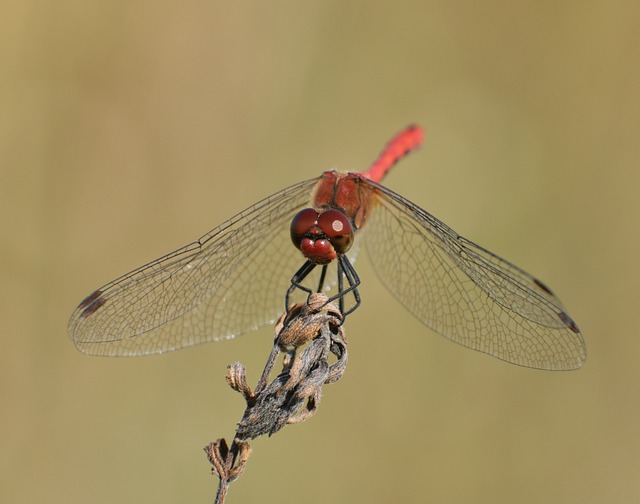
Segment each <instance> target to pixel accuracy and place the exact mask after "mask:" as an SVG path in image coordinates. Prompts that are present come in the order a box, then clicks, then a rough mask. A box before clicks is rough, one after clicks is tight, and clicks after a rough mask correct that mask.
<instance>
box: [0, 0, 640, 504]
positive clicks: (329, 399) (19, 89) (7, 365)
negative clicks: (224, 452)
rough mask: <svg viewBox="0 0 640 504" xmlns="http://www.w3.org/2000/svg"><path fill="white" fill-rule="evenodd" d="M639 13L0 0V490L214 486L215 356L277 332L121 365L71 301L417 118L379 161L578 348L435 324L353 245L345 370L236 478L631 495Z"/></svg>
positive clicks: (454, 5)
mask: <svg viewBox="0 0 640 504" xmlns="http://www.w3.org/2000/svg"><path fill="white" fill-rule="evenodd" d="M639 25H640V4H638V3H637V2H631V1H629V2H626V1H623V0H614V1H611V2H578V1H560V2H526V1H522V2H499V1H488V2H473V1H469V0H466V1H460V2H444V1H415V2H407V1H399V2H377V1H371V2H365V1H361V2H355V1H341V2H338V1H308V2H294V1H277V0H276V1H270V2H260V1H255V0H254V1H247V2H235V3H234V2H219V1H201V0H191V1H186V2H166V1H158V2H143V1H139V0H133V1H132V0H127V1H122V0H112V1H109V2H87V1H71V0H62V1H59V2H46V1H35V0H24V1H22V2H15V1H14V2H8V3H7V4H5V6H4V7H3V9H2V16H1V17H0V209H1V212H0V222H1V228H0V257H1V260H0V268H1V269H2V270H1V277H0V278H1V283H0V295H1V303H0V310H1V313H0V324H1V325H0V327H1V337H2V351H1V352H0V399H1V401H2V407H1V408H0V422H1V423H0V425H1V426H2V429H0V447H1V448H2V457H0V461H1V462H0V464H1V465H0V500H1V501H2V502H12V503H18V502H49V503H58V502H93V503H112V502H157V503H165V502H166V503H169V502H211V501H213V496H214V492H215V484H216V480H215V478H214V477H212V476H210V474H209V467H208V464H207V462H206V460H205V456H204V453H203V452H202V447H203V446H204V445H205V444H206V443H208V442H209V441H211V440H213V439H215V438H217V437H221V436H225V437H229V436H231V435H232V433H233V431H234V426H235V423H236V422H237V421H238V420H239V418H240V416H241V414H242V410H243V403H242V400H241V398H240V396H239V395H237V394H235V393H233V392H232V391H230V389H228V388H227V386H226V384H225V382H224V374H225V371H226V365H227V364H230V363H232V362H234V361H237V360H240V361H242V362H243V363H245V364H246V365H247V367H248V370H249V375H250V379H251V380H252V381H255V380H256V379H257V377H258V374H259V372H260V370H261V369H262V365H263V361H264V359H265V358H266V355H267V353H268V350H269V346H270V338H271V330H270V329H269V328H264V329H263V330H261V331H257V332H256V333H255V334H250V335H245V336H243V337H241V338H238V339H237V340H235V341H233V342H225V343H218V344H212V345H205V346H201V347H196V348H192V349H188V350H182V351H180V352H175V353H170V354H167V355H163V356H160V357H149V358H136V359H109V358H97V357H90V356H85V355H83V354H80V353H79V352H78V351H77V350H76V349H75V348H74V346H73V345H72V343H71V342H70V341H69V339H68V337H67V335H66V324H67V320H68V317H69V315H70V314H71V312H72V310H73V308H74V307H75V306H76V304H77V303H78V302H79V301H80V300H81V299H82V298H83V297H84V296H85V295H87V294H89V293H90V292H91V291H92V290H93V289H95V288H97V287H98V286H100V285H102V284H104V283H105V282H107V281H109V280H111V279H113V278H115V277H117V276H119V275H120V274H122V273H125V272H126V271H128V270H130V269H133V268H135V267H137V266H139V265H140V264H142V263H144V262H147V261H149V260H151V259H154V258H156V257H158V256H160V255H162V254H164V253H166V252H169V251H170V250H173V249H175V248H178V247H179V246H181V245H184V244H186V243H188V242H190V241H192V240H193V239H195V238H197V237H198V236H200V235H201V234H204V233H205V232H206V231H208V230H209V229H211V228H213V227H214V226H216V225H217V224H219V223H220V222H222V221H223V220H225V219H227V218H229V217H231V216H232V215H234V214H235V213H237V212H239V211H241V210H243V209H244V208H246V207H247V206H249V205H251V204H252V203H254V202H255V201H257V200H258V199H261V198H262V197H264V196H267V195H269V194H271V193H273V192H275V191H277V190H279V189H281V188H283V187H285V186H287V185H290V184H292V183H295V182H297V181H299V180H303V179H307V178H310V177H313V176H316V175H318V174H319V173H320V172H321V171H323V170H325V169H330V168H339V169H343V170H359V169H362V168H365V167H366V166H367V164H368V163H369V162H370V161H371V160H372V159H373V158H374V157H375V155H376V154H377V153H378V151H379V150H380V149H381V147H382V146H383V144H384V142H386V141H387V139H388V138H389V137H390V136H391V135H392V134H394V133H395V132H396V131H398V130H399V129H400V128H402V127H404V126H405V125H406V124H409V123H411V122H417V123H420V124H422V125H423V126H424V127H425V128H426V130H427V139H426V144H425V146H424V147H423V148H422V149H421V150H420V151H419V152H417V153H415V154H413V155H412V156H410V157H409V158H407V159H406V160H404V161H403V162H402V164H400V165H398V167H397V168H396V169H395V170H394V172H392V173H391V174H390V175H389V176H388V178H387V179H386V180H385V183H386V184H387V185H388V186H389V187H391V188H392V189H394V190H395V191H397V192H399V193H401V194H403V195H404V196H406V197H407V198H409V199H410V200H412V201H415V202H416V203H418V204H420V205H421V206H423V207H424V208H426V209H427V210H428V211H430V212H432V213H433V214H434V215H436V216H438V217H439V218H441V219H442V220H444V221H445V222H446V223H447V224H449V225H450V226H452V227H453V228H454V229H456V231H458V232H459V233H460V234H462V235H464V236H467V237H468V238H470V239H472V240H474V241H476V242H478V243H480V244H481V245H484V246H486V247H488V248H489V249H490V250H492V251H494V252H496V253H497V254H499V255H501V256H503V257H505V258H507V259H509V260H511V261H513V262H515V263H516V264H518V265H520V266H522V267H523V268H525V269H526V270H528V271H530V272H531V273H533V274H534V275H536V276H539V277H540V278H541V279H543V280H544V281H545V282H546V283H548V284H549V285H550V286H551V288H552V289H554V290H555V291H556V292H557V293H558V294H559V296H560V297H561V298H562V299H563V301H564V302H565V304H566V305H567V307H568V310H569V313H570V314H571V316H572V317H573V318H575V320H576V321H577V323H578V324H579V326H580V328H581V329H582V331H583V333H584V336H585V339H586V341H587V345H588V359H587V364H586V365H585V366H584V368H583V369H581V370H580V371H576V372H571V373H545V372H540V371H534V370H529V369H523V368H519V367H516V366H512V365H508V364H505V363H502V362H500V361H498V360H496V359H492V358H490V357H487V356H485V355H481V354H479V353H476V352H473V351H470V350H466V349H464V348H462V347H459V346H457V345H455V344H452V343H450V342H448V341H447V340H445V339H444V338H441V337H439V336H437V335H435V334H434V333H432V332H431V331H429V330H428V329H426V328H424V327H423V326H421V325H420V324H419V323H418V322H417V321H416V320H415V319H414V318H413V317H412V316H410V315H409V314H408V313H407V312H405V311H404V309H403V308H402V307H401V306H400V305H399V304H398V303H396V301H395V300H394V299H393V298H392V297H391V296H390V295H389V294H388V293H387V292H386V291H385V290H384V288H383V286H382V285H381V284H380V282H379V281H378V279H377V278H376V276H375V272H374V271H372V269H371V267H370V266H369V264H368V263H367V260H366V258H363V259H362V260H361V261H359V262H358V264H357V266H358V272H359V274H360V276H361V278H362V279H363V282H364V284H363V286H362V291H361V293H362V297H363V305H362V307H361V308H360V309H359V310H358V311H357V312H356V313H355V314H354V315H352V316H351V317H350V319H349V321H348V325H347V337H348V339H349V353H350V362H349V366H348V368H347V372H346V375H345V377H344V378H343V379H342V380H341V381H340V382H339V383H337V384H335V385H331V386H329V387H326V388H325V390H324V397H323V402H322V404H321V405H320V410H319V413H318V415H317V416H316V417H314V418H313V419H312V420H311V421H309V422H307V423H305V424H303V425H298V426H292V427H288V428H286V429H285V430H284V431H282V432H280V433H278V434H277V435H275V436H274V437H272V438H270V439H260V440H258V441H256V442H255V443H254V444H253V448H254V455H253V457H252V459H251V460H250V461H249V464H248V467H247V471H246V473H245V474H244V475H243V477H242V478H241V479H240V480H239V481H238V482H237V483H235V484H234V485H232V487H231V491H230V494H229V500H228V502H230V503H233V502H276V501H277V502H292V503H293V502H300V501H301V500H302V499H304V501H305V502H307V503H309V504H311V503H321V502H327V501H329V500H331V502H334V503H336V504H337V503H351V502H389V501H394V502H407V503H410V502H415V503H418V502H419V503H424V502H434V503H435V502H442V503H462V502H464V503H469V502H479V503H481V502H493V503H502V502H505V503H506V502H519V503H540V502H563V503H578V502H579V503H583V504H584V503H601V502H634V501H637V500H638V499H639V498H640V478H638V473H639V471H640V422H639V421H638V415H639V414H640V399H639V394H638V385H639V384H640V366H639V365H638V360H639V357H638V356H639V354H640V338H638V335H637V332H638V331H637V325H638V324H637V323H636V322H634V320H636V314H637V313H638V306H637V305H638V299H639V294H638V285H639V284H640V281H639V280H640V275H639V273H640V272H639V269H640V268H639V262H640V261H638V245H639V240H638V233H637V226H638V224H637V219H638V216H639V215H640V211H639V210H640V204H639V203H638V200H639V198H640V193H639V188H640V184H639V181H640V175H639V174H638V173H639V170H638V159H640V142H639V141H638V138H637V137H638V132H639V131H640V93H639V91H638V90H640V65H639V64H638V54H640V29H639V28H640V26H639ZM259 242H260V237H256V246H259ZM288 274H289V273H288Z"/></svg>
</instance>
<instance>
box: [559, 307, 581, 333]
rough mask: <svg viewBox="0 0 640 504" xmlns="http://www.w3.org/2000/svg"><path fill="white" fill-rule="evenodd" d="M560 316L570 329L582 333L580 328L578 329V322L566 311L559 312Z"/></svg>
mask: <svg viewBox="0 0 640 504" xmlns="http://www.w3.org/2000/svg"><path fill="white" fill-rule="evenodd" d="M558 317H560V320H562V322H563V323H564V325H566V326H567V327H568V328H569V329H571V330H572V331H573V332H574V333H576V334H580V329H578V326H577V324H576V323H575V322H574V321H573V319H572V318H571V317H570V316H569V315H567V314H566V313H565V312H560V313H558Z"/></svg>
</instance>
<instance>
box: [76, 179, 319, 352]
mask: <svg viewBox="0 0 640 504" xmlns="http://www.w3.org/2000/svg"><path fill="white" fill-rule="evenodd" d="M317 180H318V179H312V180H307V181H305V182H301V183H299V184H296V185H293V186H291V187H289V188H287V189H285V190H283V191H281V192H278V193H276V194H274V195H272V196H270V197H268V198H266V199H264V200H262V201H260V202H259V203H257V204H256V205H254V206H252V207H250V208H248V209H247V210H245V211H244V212H242V213H240V214H238V215H236V216H235V217H233V218H232V219H230V220H228V221H227V222H225V223H224V224H222V225H220V226H219V227H217V228H215V229H213V230H212V231H211V232H209V233H207V234H206V235H204V236H203V237H202V238H200V239H199V240H198V241H196V242H193V243H191V244H190V245H187V246H186V247H183V248H181V249H178V250H176V251H174V252H172V253H170V254H168V255H166V256H164V257H161V258H160V259H157V260H155V261H153V262H151V263H149V264H146V265H144V266H142V267H140V268H138V269H136V270H134V271H132V272H131V273H128V274H127V275H124V276H122V277H120V278H118V279H117V280H114V281H113V282H111V283H108V284H107V285H105V286H104V287H101V288H100V289H98V290H97V291H95V292H94V293H93V294H91V295H89V296H88V297H87V298H86V299H85V300H84V301H82V303H80V305H79V306H78V307H77V308H76V310H75V311H74V313H73V315H72V316H71V320H70V321H69V334H70V336H71V338H72V340H73V341H74V343H75V344H76V346H77V347H78V348H79V349H80V350H81V351H83V352H86V353H91V354H97V355H142V354H151V353H159V352H164V351H168V350H174V349H177V348H181V347H184V346H189V345H195V344H198V343H204V342H207V341H216V340H221V339H228V338H233V337H235V336H236V335H238V334H242V333H245V332H248V331H250V330H253V329H256V328H258V327H259V326H261V325H263V324H266V323H268V322H271V321H275V320H276V319H277V317H278V316H279V314H281V313H282V311H283V310H284V294H285V292H286V290H287V288H288V287H289V285H290V280H291V277H292V276H293V274H294V273H295V272H296V270H297V269H298V268H299V267H300V266H301V265H302V263H303V262H304V258H303V257H302V255H301V254H300V252H299V251H298V250H297V249H296V248H295V247H294V246H293V244H292V243H291V239H290V237H289V225H290V220H291V219H292V217H293V216H294V215H295V214H296V213H297V212H298V211H299V210H300V209H301V208H303V207H304V206H307V205H308V204H309V202H310V194H311V189H312V188H313V186H314V185H315V183H316V182H317ZM310 281H313V278H312V279H310Z"/></svg>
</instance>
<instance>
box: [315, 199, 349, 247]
mask: <svg viewBox="0 0 640 504" xmlns="http://www.w3.org/2000/svg"><path fill="white" fill-rule="evenodd" d="M318 226H319V227H320V229H321V230H322V232H323V233H324V234H325V236H326V237H327V238H328V239H329V241H330V242H331V244H332V245H333V248H334V249H335V251H336V252H337V253H338V254H344V253H345V252H347V251H348V250H349V249H350V248H351V245H352V244H353V228H352V227H351V222H350V221H349V218H348V217H347V216H346V215H345V214H343V213H342V212H339V211H338V210H327V211H326V212H323V213H321V214H320V215H319V217H318Z"/></svg>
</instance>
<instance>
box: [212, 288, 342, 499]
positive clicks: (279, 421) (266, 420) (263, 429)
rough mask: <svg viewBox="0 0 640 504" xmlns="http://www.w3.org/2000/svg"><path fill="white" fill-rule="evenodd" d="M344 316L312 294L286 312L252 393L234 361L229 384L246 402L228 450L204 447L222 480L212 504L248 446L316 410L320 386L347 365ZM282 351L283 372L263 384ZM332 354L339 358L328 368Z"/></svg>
mask: <svg viewBox="0 0 640 504" xmlns="http://www.w3.org/2000/svg"><path fill="white" fill-rule="evenodd" d="M342 321H343V317H342V314H341V312H340V310H339V309H338V307H337V306H336V305H335V304H334V303H328V298H327V297H326V296H324V295H323V294H312V295H311V296H310V297H309V300H308V301H307V303H300V304H297V305H294V306H292V307H291V309H290V310H289V312H288V313H284V314H283V315H282V316H281V317H280V320H278V322H277V324H276V326H275V340H274V345H273V349H272V350H271V354H270V355H269V358H268V360H267V364H266V365H265V368H264V371H263V372H262V376H261V377H260V380H259V381H258V384H257V385H256V388H255V390H254V391H252V390H251V388H250V387H249V385H248V384H247V378H246V369H245V367H244V366H243V365H242V364H241V363H240V362H236V363H235V364H232V365H231V366H229V368H228V373H227V376H226V380H227V383H228V384H229V386H230V387H231V388H232V389H234V390H236V391H237V392H240V393H241V394H242V395H243V397H244V398H245V401H246V403H247V408H246V409H245V412H244V415H243V417H242V420H240V423H239V424H238V429H237V431H236V434H235V436H234V438H233V442H232V443H231V446H230V447H228V446H227V442H226V441H225V440H224V439H222V438H221V439H218V440H217V441H215V442H214V443H211V444H209V445H208V446H206V447H205V449H204V450H205V452H206V453H207V457H208V459H209V462H211V465H212V471H213V472H214V473H215V474H216V475H217V476H218V477H219V478H220V483H219V485H218V492H217V494H216V501H215V502H216V504H222V503H223V502H224V499H225V496H226V493H227V490H228V487H229V484H230V483H231V482H232V481H234V480H235V479H237V478H238V477H239V476H240V475H241V474H242V472H243V471H244V468H245V465H246V462H247V460H248V459H249V456H250V455H251V447H250V446H249V443H248V442H247V441H248V440H250V439H255V438H257V437H259V436H262V435H263V434H268V435H269V436H271V435H272V434H274V433H276V432H277V431H279V430H280V429H282V428H283V427H284V426H285V425H288V424H294V423H300V422H304V421H305V420H308V419H309V418H311V417H312V416H313V415H314V414H315V413H316V411H317V409H318V405H319V403H320V398H321V396H322V385H324V384H325V383H334V382H336V381H338V380H339V379H340V378H341V377H342V375H343V373H344V371H345V368H346V365H347V343H346V339H345V336H344V329H343V327H342ZM281 352H284V353H285V356H284V359H283V366H282V371H281V372H280V374H279V375H278V376H277V377H276V378H275V379H274V380H273V381H271V383H269V384H267V382H268V381H269V377H270V375H271V371H272V370H273V367H274V365H275V362H276V360H277V358H278V356H279V354H280V353H281ZM330 355H334V356H335V358H336V359H337V360H336V361H335V362H334V363H333V364H329V358H330Z"/></svg>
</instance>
